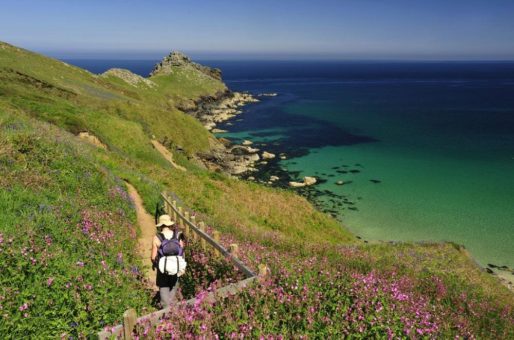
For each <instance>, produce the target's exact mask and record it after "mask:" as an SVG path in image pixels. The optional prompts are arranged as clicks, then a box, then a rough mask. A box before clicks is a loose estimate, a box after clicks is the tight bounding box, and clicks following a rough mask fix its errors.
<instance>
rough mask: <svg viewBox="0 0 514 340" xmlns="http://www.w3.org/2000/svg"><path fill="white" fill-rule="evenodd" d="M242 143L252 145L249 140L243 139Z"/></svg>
mask: <svg viewBox="0 0 514 340" xmlns="http://www.w3.org/2000/svg"><path fill="white" fill-rule="evenodd" d="M242 144H243V145H245V146H248V145H252V144H253V142H252V141H251V140H248V139H245V140H244V141H243V143H242Z"/></svg>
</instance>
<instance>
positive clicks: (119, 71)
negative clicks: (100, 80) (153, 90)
mask: <svg viewBox="0 0 514 340" xmlns="http://www.w3.org/2000/svg"><path fill="white" fill-rule="evenodd" d="M109 76H113V77H117V78H120V79H121V80H123V81H125V82H126V83H128V84H130V85H132V86H134V87H138V86H140V85H146V86H148V87H155V86H157V84H155V83H154V82H153V81H151V80H150V79H146V78H143V77H141V76H140V75H137V74H134V73H132V72H130V71H129V70H125V69H123V68H111V69H110V70H107V71H105V72H104V73H102V74H101V77H109Z"/></svg>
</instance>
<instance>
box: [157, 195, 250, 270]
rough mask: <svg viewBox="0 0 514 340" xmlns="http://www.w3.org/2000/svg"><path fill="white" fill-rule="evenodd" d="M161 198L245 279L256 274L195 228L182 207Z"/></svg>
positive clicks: (165, 198) (164, 196) (166, 198)
mask: <svg viewBox="0 0 514 340" xmlns="http://www.w3.org/2000/svg"><path fill="white" fill-rule="evenodd" d="M161 196H162V198H163V199H164V202H165V203H167V205H168V206H170V207H171V209H172V210H173V211H174V212H175V213H176V215H177V217H178V219H182V220H183V221H184V223H185V224H187V225H188V226H189V228H191V230H192V231H194V232H195V233H196V234H197V235H198V236H200V237H201V238H202V239H204V240H205V241H206V242H207V243H208V244H210V245H211V246H212V247H213V248H214V249H216V250H217V251H219V252H220V253H221V255H223V256H225V257H227V258H228V259H229V260H230V261H231V262H232V263H233V264H234V265H235V266H236V267H237V268H238V269H239V270H240V271H241V272H243V273H244V274H245V275H246V277H247V278H250V277H254V276H256V274H255V273H254V272H253V271H252V270H251V269H250V268H248V267H247V266H246V265H245V264H244V263H243V262H241V261H240V260H239V259H238V258H237V257H235V256H234V255H233V254H231V253H230V252H229V251H228V250H227V249H226V248H225V247H223V246H222V245H221V244H219V243H218V242H216V241H215V240H214V239H213V238H212V237H211V236H210V235H209V234H207V233H206V232H204V231H203V230H201V229H200V228H199V227H197V226H196V225H195V224H194V223H192V222H191V221H190V220H189V219H187V218H186V217H185V213H184V212H183V211H181V210H183V208H182V207H177V206H176V205H175V206H173V204H172V203H171V202H170V201H169V198H168V197H166V195H164V194H161Z"/></svg>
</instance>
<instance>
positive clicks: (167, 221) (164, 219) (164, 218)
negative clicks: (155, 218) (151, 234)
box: [155, 215, 175, 227]
mask: <svg viewBox="0 0 514 340" xmlns="http://www.w3.org/2000/svg"><path fill="white" fill-rule="evenodd" d="M174 224H175V222H174V221H172V220H171V217H170V215H161V216H159V222H157V224H156V225H155V226H156V227H162V226H163V225H165V226H167V227H171V226H172V225H174Z"/></svg>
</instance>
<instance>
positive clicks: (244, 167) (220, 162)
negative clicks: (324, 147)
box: [184, 91, 514, 291]
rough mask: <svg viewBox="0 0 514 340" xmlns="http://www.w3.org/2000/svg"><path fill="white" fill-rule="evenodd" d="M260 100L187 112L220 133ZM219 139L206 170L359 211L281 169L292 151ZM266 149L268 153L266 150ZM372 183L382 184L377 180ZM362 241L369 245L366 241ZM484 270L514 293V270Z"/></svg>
mask: <svg viewBox="0 0 514 340" xmlns="http://www.w3.org/2000/svg"><path fill="white" fill-rule="evenodd" d="M274 95H276V94H274ZM274 95H273V96H274ZM266 96H269V95H266V94H263V95H257V97H266ZM258 101H259V100H257V99H255V97H253V96H252V95H251V94H248V93H237V92H236V93H233V92H230V91H226V92H224V93H221V94H217V96H215V97H205V98H201V100H200V101H198V102H197V103H195V109H194V110H193V109H190V110H184V111H186V112H187V113H189V114H191V115H193V116H194V117H196V118H197V119H199V120H200V122H202V124H204V126H205V127H206V128H207V129H208V130H211V131H212V132H214V133H216V132H217V131H219V130H216V129H215V127H216V125H217V124H219V123H221V122H224V121H227V120H229V119H231V118H233V117H234V116H236V115H237V114H239V113H241V110H240V108H241V107H242V106H244V105H246V104H248V103H254V102H258ZM217 140H218V141H219V143H217V145H215V146H214V147H213V149H212V150H211V152H210V153H202V154H198V157H199V159H200V160H201V162H202V164H204V165H205V166H206V168H208V169H210V170H213V171H219V172H224V173H227V174H229V175H232V176H237V177H239V178H242V179H245V180H249V181H254V182H256V183H260V184H263V185H271V186H274V187H279V188H292V189H294V190H295V191H296V192H297V193H298V194H300V195H302V196H304V197H306V198H307V199H308V200H309V201H310V202H312V203H313V204H314V205H315V206H316V207H317V209H319V210H320V211H323V212H325V213H327V214H330V215H332V216H333V217H334V218H338V216H337V214H336V211H335V210H334V209H335V208H336V207H341V203H340V202H339V203H338V200H340V199H343V200H344V203H346V204H350V206H349V209H351V210H356V208H355V206H354V204H355V203H354V202H349V201H347V199H346V198H344V197H339V196H338V195H336V194H334V193H329V192H326V191H321V190H320V189H318V188H316V185H315V184H319V183H324V182H326V181H327V179H323V178H321V177H318V176H306V177H303V179H302V178H300V177H299V174H298V173H296V172H289V171H287V170H286V169H284V168H282V167H280V165H279V161H280V160H283V159H286V158H290V157H296V156H298V155H296V152H293V151H292V150H291V153H290V154H286V153H279V152H278V150H274V147H273V145H266V144H265V143H253V142H252V141H249V140H243V141H242V142H240V144H236V143H233V142H231V141H230V140H228V139H225V138H218V139H217ZM265 148H266V150H264V149H265ZM300 153H301V151H300ZM277 155H278V156H277ZM371 181H373V182H374V183H380V181H378V180H371ZM351 182H352V181H344V182H343V181H336V182H335V183H336V184H337V185H343V184H350V183H351ZM321 195H329V196H331V195H333V196H331V197H332V198H329V201H330V202H332V203H333V207H332V209H328V208H326V207H323V204H322V203H320V202H319V201H318V200H317V199H316V198H317V197H319V196H321ZM336 196H337V197H336ZM357 238H359V239H361V240H362V238H361V237H359V236H357ZM362 241H363V242H365V243H368V241H366V240H362ZM483 270H484V271H486V272H487V273H489V274H491V275H494V276H495V277H497V278H498V279H499V280H500V281H501V282H502V284H503V285H504V286H506V287H507V288H508V289H509V290H511V291H514V269H512V268H508V267H506V266H497V265H494V264H488V266H487V267H485V268H483Z"/></svg>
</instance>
